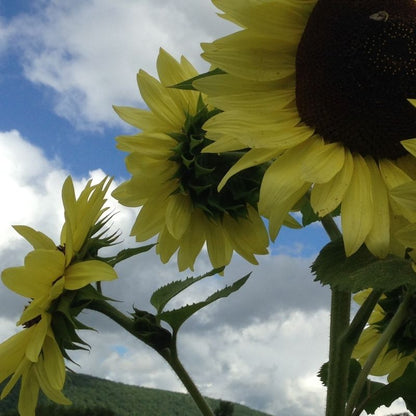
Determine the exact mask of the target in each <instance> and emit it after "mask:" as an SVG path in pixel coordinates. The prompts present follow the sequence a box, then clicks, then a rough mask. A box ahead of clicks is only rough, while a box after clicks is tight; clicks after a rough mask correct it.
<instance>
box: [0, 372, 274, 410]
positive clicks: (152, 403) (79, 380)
mask: <svg viewBox="0 0 416 416" xmlns="http://www.w3.org/2000/svg"><path fill="white" fill-rule="evenodd" d="M64 391H65V394H66V395H67V397H68V398H70V399H71V400H72V402H73V403H74V405H73V406H58V405H55V404H52V403H51V402H49V401H48V400H47V399H46V398H45V397H41V398H40V401H39V407H38V411H37V413H36V415H37V416H43V415H45V416H46V415H47V416H58V415H59V416H67V415H68V416H69V415H73V416H75V415H77V416H93V415H97V416H200V413H199V411H198V409H197V408H196V406H195V404H194V403H193V401H192V399H191V398H190V397H189V396H188V395H187V394H183V393H173V392H170V391H165V390H158V389H150V388H146V387H137V386H130V385H127V384H123V383H116V382H114V381H109V380H103V379H100V378H97V377H92V376H88V375H84V374H74V373H69V374H68V376H67V381H66V383H65V389H64ZM18 394H19V391H18V388H14V389H13V391H12V392H11V393H10V394H9V396H8V397H6V398H5V399H4V400H1V401H0V416H16V415H17V411H16V408H17V405H16V403H17V398H18ZM208 401H209V403H210V405H211V407H212V409H217V408H218V407H219V404H220V400H215V399H208ZM233 407H234V412H233V414H232V415H233V416H269V415H267V414H266V413H262V412H258V411H256V410H252V409H250V408H248V407H246V406H242V405H240V404H236V403H234V404H233Z"/></svg>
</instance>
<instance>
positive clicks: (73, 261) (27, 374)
mask: <svg viewBox="0 0 416 416" xmlns="http://www.w3.org/2000/svg"><path fill="white" fill-rule="evenodd" d="M110 183H111V180H109V179H108V178H105V179H104V180H103V181H102V182H101V183H99V184H98V185H93V186H92V185H91V182H88V183H87V185H86V187H85V188H84V190H83V191H82V192H81V194H80V196H79V197H78V198H76V197H75V192H74V187H73V183H72V179H71V178H70V177H68V178H67V180H66V181H65V183H64V186H63V190H62V197H63V203H64V208H65V219H66V220H65V223H64V226H63V228H62V232H61V244H60V245H58V246H56V245H55V243H54V242H53V240H52V239H51V238H49V237H48V236H46V235H45V234H43V233H42V232H40V231H36V230H34V229H33V228H31V227H27V226H23V225H18V226H15V227H14V228H15V230H16V231H17V232H18V233H19V234H21V235H22V236H23V237H24V238H25V239H26V240H27V241H28V242H29V243H30V244H31V245H32V247H33V250H32V251H31V252H29V253H28V254H27V255H26V257H25V262H24V266H20V267H10V268H7V269H5V270H3V272H2V274H1V279H2V281H3V283H4V284H5V286H6V287H8V288H9V289H11V290H12V291H14V292H16V293H18V294H20V295H22V296H24V297H27V298H29V299H30V302H29V305H28V306H27V307H26V308H25V309H24V311H23V313H22V316H21V317H20V319H19V321H18V322H17V325H22V326H23V328H24V329H23V330H22V331H21V332H19V333H17V334H16V335H14V336H12V337H11V338H9V339H8V340H6V341H4V342H3V343H2V344H0V383H1V382H3V381H4V380H6V379H7V378H9V380H8V382H7V384H6V386H5V387H4V389H3V391H2V393H1V396H0V398H1V399H3V398H4V397H6V396H7V394H8V393H9V392H10V391H11V389H12V388H13V387H14V386H15V384H16V382H17V381H18V380H19V379H20V378H21V383H20V396H19V404H18V410H19V414H20V415H21V416H35V408H36V404H37V400H38V394H39V389H41V390H42V391H43V392H44V393H45V395H46V396H47V397H48V398H49V399H51V400H53V401H55V402H57V403H60V404H71V402H70V401H69V400H68V399H67V398H66V397H65V396H64V395H63V394H62V388H63V386H64V382H65V364H64V356H65V357H67V355H66V353H65V348H66V347H68V348H70V349H75V348H79V346H78V345H76V344H77V343H78V344H80V343H82V340H81V339H80V338H79V337H78V336H77V335H76V334H75V330H76V329H78V328H85V326H82V324H81V325H78V324H79V323H78V321H77V320H76V319H75V316H72V315H71V311H70V306H71V300H70V298H71V295H70V296H67V297H66V298H65V299H64V300H63V302H62V303H63V304H64V305H63V306H62V303H60V301H61V300H62V299H63V298H64V297H65V296H66V295H67V294H68V293H69V292H71V291H72V293H73V294H74V296H75V291H77V290H80V289H82V288H84V287H86V286H87V285H89V284H90V283H93V282H97V281H102V280H113V279H116V278H117V275H116V272H115V271H114V269H113V267H111V266H110V265H109V264H107V263H106V262H104V261H101V260H99V259H94V255H96V253H97V251H98V248H101V247H104V246H108V245H111V244H112V243H113V242H114V241H115V238H117V234H113V235H110V236H105V234H106V231H107V230H104V231H103V230H102V228H103V227H104V226H105V224H106V222H107V221H108V217H104V218H102V214H103V213H104V212H105V210H106V208H103V205H104V203H105V198H104V197H105V194H106V192H107V190H108V186H109V184H110ZM97 233H98V236H97ZM97 244H98V246H97ZM85 299H87V298H85V294H84V300H85ZM61 306H62V307H61ZM55 311H58V313H57V315H60V316H56V315H55ZM74 313H79V308H78V309H76V311H75V312H74ZM62 315H64V318H62ZM69 315H71V316H69ZM65 318H67V320H68V323H66V324H65V325H61V324H60V323H62V319H65ZM72 326H73V328H72ZM56 330H58V331H56ZM58 333H59V336H58Z"/></svg>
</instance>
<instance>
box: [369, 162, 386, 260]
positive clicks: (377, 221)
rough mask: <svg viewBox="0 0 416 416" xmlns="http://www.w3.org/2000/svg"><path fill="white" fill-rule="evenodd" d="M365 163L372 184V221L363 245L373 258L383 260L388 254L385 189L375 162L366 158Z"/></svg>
mask: <svg viewBox="0 0 416 416" xmlns="http://www.w3.org/2000/svg"><path fill="white" fill-rule="evenodd" d="M366 162H367V166H368V168H369V170H370V177H371V183H372V194H373V201H374V202H373V209H374V211H373V213H372V216H373V218H374V221H373V226H372V228H371V230H370V232H369V233H368V235H367V238H366V240H365V244H366V246H367V247H368V249H369V250H370V251H371V252H372V253H373V254H374V255H375V256H377V257H381V258H383V257H386V256H387V254H388V253H389V246H390V207H389V200H388V195H387V188H386V185H385V184H384V181H383V179H382V177H381V174H380V170H379V168H378V166H377V164H376V162H375V161H374V160H373V159H372V158H370V157H367V158H366Z"/></svg>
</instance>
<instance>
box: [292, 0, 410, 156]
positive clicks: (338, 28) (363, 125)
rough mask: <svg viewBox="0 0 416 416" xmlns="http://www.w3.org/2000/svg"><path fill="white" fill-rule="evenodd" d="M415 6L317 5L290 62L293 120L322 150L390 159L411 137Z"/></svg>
mask: <svg viewBox="0 0 416 416" xmlns="http://www.w3.org/2000/svg"><path fill="white" fill-rule="evenodd" d="M415 31H416V3H415V2H414V1H413V0H370V1H369V0H358V1H357V0H320V1H318V3H317V4H316V6H315V8H314V10H313V12H312V14H311V16H310V18H309V21H308V23H307V25H306V28H305V31H304V33H303V36H302V39H301V42H300V43H299V47H298V51H297V56H296V103H297V107H298V111H299V115H300V117H301V119H302V121H304V122H305V123H306V124H307V125H309V126H310V127H313V128H314V129H315V131H316V133H318V134H319V135H321V136H322V137H323V138H324V140H325V142H326V143H333V142H341V143H342V144H344V145H345V146H346V147H348V148H349V150H350V151H351V152H357V153H359V154H360V155H361V156H372V157H373V158H375V159H382V158H388V159H397V158H399V157H401V156H404V155H405V154H406V153H407V152H406V150H405V149H404V148H403V147H402V145H401V144H400V141H402V140H405V139H411V138H414V137H416V109H415V108H414V107H413V106H412V105H411V104H410V103H409V102H408V101H407V99H408V98H413V97H415V96H416V35H415Z"/></svg>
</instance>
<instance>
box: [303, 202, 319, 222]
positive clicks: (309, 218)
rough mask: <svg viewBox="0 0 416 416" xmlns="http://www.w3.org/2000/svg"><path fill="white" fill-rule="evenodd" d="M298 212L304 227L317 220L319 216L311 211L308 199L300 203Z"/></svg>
mask: <svg viewBox="0 0 416 416" xmlns="http://www.w3.org/2000/svg"><path fill="white" fill-rule="evenodd" d="M305 199H306V198H305ZM300 212H301V213H302V225H303V226H304V227H306V226H307V225H309V224H312V223H313V222H316V221H319V217H318V215H316V214H315V212H314V211H313V209H312V206H311V203H310V202H309V199H308V200H307V201H306V202H305V203H304V204H303V205H302V208H301V209H300Z"/></svg>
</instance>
